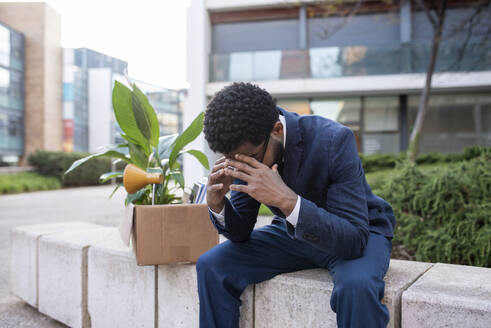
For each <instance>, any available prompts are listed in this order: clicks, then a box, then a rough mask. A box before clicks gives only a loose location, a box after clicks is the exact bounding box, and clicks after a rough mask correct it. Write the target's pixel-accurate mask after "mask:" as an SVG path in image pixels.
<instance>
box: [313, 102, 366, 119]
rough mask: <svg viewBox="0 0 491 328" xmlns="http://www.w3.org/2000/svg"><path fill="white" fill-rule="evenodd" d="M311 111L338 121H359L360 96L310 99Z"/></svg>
mask: <svg viewBox="0 0 491 328" xmlns="http://www.w3.org/2000/svg"><path fill="white" fill-rule="evenodd" d="M310 108H311V110H312V113H313V114H315V115H320V116H323V117H326V118H329V119H331V120H334V121H338V122H340V123H350V122H359V121H360V110H361V98H359V97H353V98H333V99H318V100H312V102H311V103H310Z"/></svg>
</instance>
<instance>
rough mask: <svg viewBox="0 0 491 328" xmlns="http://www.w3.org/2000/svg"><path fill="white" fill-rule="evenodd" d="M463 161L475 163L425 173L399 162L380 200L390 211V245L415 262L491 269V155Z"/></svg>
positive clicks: (470, 153)
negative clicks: (392, 223) (393, 223)
mask: <svg viewBox="0 0 491 328" xmlns="http://www.w3.org/2000/svg"><path fill="white" fill-rule="evenodd" d="M477 154H479V156H478V157H475V155H477ZM462 156H463V157H464V158H465V157H466V156H469V157H475V158H473V159H471V160H469V161H462V162H458V163H451V164H450V165H449V166H448V167H447V168H444V169H442V168H438V169H432V170H428V171H426V172H423V171H422V170H421V169H419V168H418V167H417V166H414V165H411V164H409V163H407V162H398V163H397V164H396V171H397V173H396V175H395V176H394V177H393V178H392V179H391V180H390V181H389V182H388V183H387V184H385V185H384V187H383V188H382V189H381V190H380V193H379V195H380V196H381V197H382V198H384V199H386V200H387V201H388V202H389V203H390V204H391V205H392V207H393V209H394V214H395V216H396V220H397V221H396V229H395V237H394V245H395V246H397V245H404V246H405V247H406V249H407V250H408V251H409V252H410V253H412V255H413V256H414V258H415V259H416V260H418V261H429V262H446V263H456V264H465V265H474V266H484V267H490V266H491V238H490V236H491V198H490V195H491V154H490V153H489V151H487V150H485V149H477V148H473V149H471V150H468V151H466V152H464V154H463V155H462Z"/></svg>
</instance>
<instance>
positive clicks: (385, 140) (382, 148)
mask: <svg viewBox="0 0 491 328" xmlns="http://www.w3.org/2000/svg"><path fill="white" fill-rule="evenodd" d="M398 152H399V133H365V134H364V135H363V154H366V155H369V154H375V153H398Z"/></svg>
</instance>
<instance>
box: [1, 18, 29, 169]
mask: <svg viewBox="0 0 491 328" xmlns="http://www.w3.org/2000/svg"><path fill="white" fill-rule="evenodd" d="M23 152H24V35H23V34H22V33H20V32H18V31H16V30H14V29H11V28H10V27H8V26H6V25H3V24H1V23H0V156H1V158H0V162H1V163H5V164H4V165H7V163H9V162H16V161H17V160H18V157H20V156H22V154H23Z"/></svg>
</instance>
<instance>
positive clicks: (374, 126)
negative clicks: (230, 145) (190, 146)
mask: <svg viewBox="0 0 491 328" xmlns="http://www.w3.org/2000/svg"><path fill="white" fill-rule="evenodd" d="M336 3H338V5H337V6H336V5H332V4H331V5H330V6H327V5H326V1H323V2H322V1H307V0H303V1H290V0H287V1H280V0H241V1H238V0H231V1H224V0H206V1H201V0H191V1H190V5H189V8H188V31H187V33H188V37H187V54H188V57H187V72H188V75H187V80H188V82H189V84H190V88H189V90H188V99H187V102H186V106H185V111H184V122H185V123H187V122H188V121H189V120H190V119H191V118H192V117H193V116H194V115H196V114H197V113H198V112H199V111H201V110H203V109H204V108H205V107H206V104H207V102H208V101H209V99H210V98H211V97H212V96H213V94H214V93H215V92H217V91H219V90H220V89H221V88H223V87H224V86H226V85H228V84H230V83H231V82H233V81H250V82H254V83H256V84H258V85H260V86H261V87H263V88H265V89H266V90H268V91H269V92H270V93H271V94H272V95H273V96H274V97H275V98H276V99H277V103H278V105H279V106H282V107H283V108H285V109H287V110H289V111H295V112H298V113H300V114H316V115H321V116H324V117H327V118H330V119H333V120H336V121H338V122H340V123H342V124H344V125H346V126H348V127H350V128H351V129H352V131H353V132H354V134H355V136H356V140H357V144H358V151H359V152H360V153H363V154H374V153H397V152H400V151H404V150H406V149H407V148H408V143H409V137H410V133H411V131H412V127H413V124H414V121H415V118H416V113H417V109H418V102H419V96H420V93H421V90H422V88H423V86H424V81H425V71H426V68H427V65H428V59H429V52H430V48H431V40H432V26H431V24H430V22H429V21H428V19H427V17H426V15H425V13H424V12H422V11H421V10H419V9H418V8H416V7H415V6H414V5H413V4H412V3H411V1H409V0H401V1H393V2H387V1H364V2H362V4H361V5H360V6H359V7H358V8H357V10H356V11H354V10H353V7H352V6H354V5H356V2H351V1H346V2H345V3H341V2H336ZM448 7H449V9H448V10H447V19H446V21H447V24H446V25H445V32H444V39H443V41H442V43H441V46H440V51H439V57H438V62H437V66H436V73H435V75H434V76H433V92H432V96H431V99H430V103H429V110H428V112H427V114H426V117H425V121H424V126H423V130H422V134H421V137H420V152H421V153H426V152H433V151H436V152H459V151H461V150H462V149H463V148H464V147H467V146H471V145H487V146H490V145H491V93H490V91H491V42H490V41H489V40H488V41H487V42H482V40H484V39H486V38H485V36H486V35H485V34H486V31H489V26H487V25H486V24H489V22H490V21H491V16H490V13H489V10H488V9H486V10H484V11H483V12H482V13H481V15H482V16H481V17H480V18H481V22H480V25H479V24H478V25H477V26H476V27H475V28H474V29H473V33H472V36H471V37H470V38H469V39H468V46H467V48H466V52H465V53H463V58H462V60H458V56H459V54H460V52H459V50H460V49H461V48H462V45H463V44H464V41H465V40H466V39H467V30H460V31H456V32H455V31H454V30H455V28H456V27H457V26H459V24H461V23H462V22H463V21H465V19H466V18H467V17H469V16H470V14H472V8H470V2H462V1H449V2H448ZM346 13H352V15H346ZM484 25H485V26H486V27H487V28H485V26H484ZM196 145H197V147H201V149H204V150H205V151H206V152H207V153H208V155H209V157H210V158H214V157H213V154H212V153H211V152H210V151H209V149H208V148H207V146H206V143H205V141H204V139H203V138H201V139H200V140H199V141H198V142H197V144H196ZM186 175H187V179H188V180H189V179H191V180H196V179H197V178H199V176H200V175H203V172H201V171H199V172H191V171H188V172H186Z"/></svg>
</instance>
